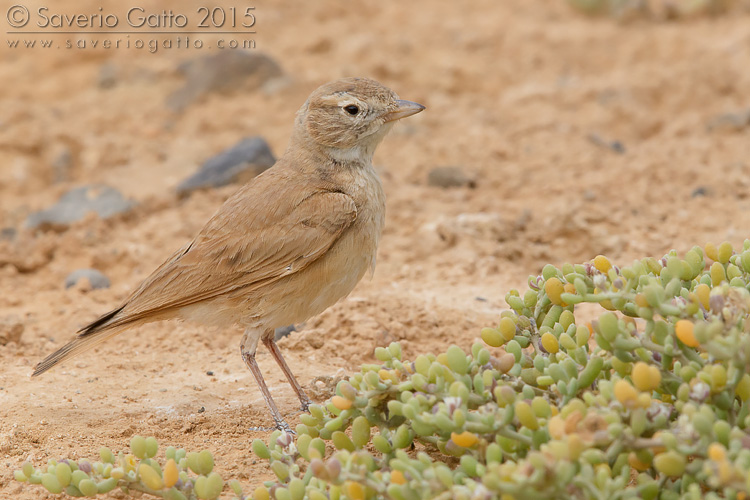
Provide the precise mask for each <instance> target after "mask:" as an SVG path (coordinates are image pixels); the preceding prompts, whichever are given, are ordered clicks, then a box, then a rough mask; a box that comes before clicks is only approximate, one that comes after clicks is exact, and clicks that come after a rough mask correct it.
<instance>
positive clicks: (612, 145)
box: [587, 133, 625, 155]
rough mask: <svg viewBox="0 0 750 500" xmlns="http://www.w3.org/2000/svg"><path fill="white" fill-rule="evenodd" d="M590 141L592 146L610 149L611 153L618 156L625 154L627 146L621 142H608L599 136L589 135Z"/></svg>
mask: <svg viewBox="0 0 750 500" xmlns="http://www.w3.org/2000/svg"><path fill="white" fill-rule="evenodd" d="M587 138H588V140H589V141H591V143H592V144H595V145H597V146H599V147H601V148H605V149H609V150H610V151H612V152H614V153H617V154H618V155H622V154H625V145H624V144H623V143H622V142H620V141H616V140H615V141H608V140H606V139H604V138H602V137H601V136H600V135H599V134H593V133H592V134H589V135H588V136H587Z"/></svg>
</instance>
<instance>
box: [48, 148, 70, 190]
mask: <svg viewBox="0 0 750 500" xmlns="http://www.w3.org/2000/svg"><path fill="white" fill-rule="evenodd" d="M72 168H73V153H72V152H71V151H70V148H68V147H67V146H65V147H63V148H62V149H61V150H60V152H59V153H57V156H56V157H55V159H54V161H53V162H52V175H53V178H54V181H55V182H56V183H57V182H65V181H67V180H69V179H70V170H71V169H72Z"/></svg>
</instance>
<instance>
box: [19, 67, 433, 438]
mask: <svg viewBox="0 0 750 500" xmlns="http://www.w3.org/2000/svg"><path fill="white" fill-rule="evenodd" d="M424 109H425V107H424V106H423V105H421V104H418V103H415V102H412V101H407V100H402V99H400V98H399V96H398V95H397V94H396V93H395V92H394V91H392V90H391V89H389V88H388V87H386V86H384V85H383V84H381V83H379V82H377V81H375V80H372V79H369V78H363V77H358V78H354V77H349V78H343V79H339V80H335V81H332V82H329V83H326V84H324V85H322V86H321V87H319V88H317V89H316V90H315V91H313V92H312V94H310V96H309V97H308V99H307V100H306V101H305V103H304V104H303V105H302V107H301V108H300V109H299V110H298V111H297V114H296V118H295V121H294V127H293V130H292V134H291V137H290V140H289V145H288V147H287V149H286V151H285V152H284V154H283V155H282V156H281V157H280V158H279V159H278V161H277V162H276V163H275V164H274V165H273V166H272V167H271V168H269V169H268V170H266V171H264V172H263V173H262V174H260V175H258V176H256V177H254V178H253V179H252V180H250V181H249V182H248V183H247V184H245V185H243V186H242V187H240V188H239V189H238V190H237V191H236V192H235V193H234V194H233V195H232V196H230V197H229V198H228V199H227V200H226V202H225V203H224V204H223V205H222V206H221V207H220V208H219V209H218V211H217V212H216V213H215V214H214V215H213V216H212V217H211V218H210V219H209V220H208V222H206V224H205V225H204V226H203V228H202V229H201V230H200V231H199V232H198V234H197V236H196V237H195V238H194V239H193V240H192V241H190V242H189V243H187V244H186V245H185V246H183V247H182V248H180V249H179V250H178V251H177V252H175V253H174V254H172V255H171V256H170V257H169V258H168V259H167V260H166V261H165V262H164V263H163V264H162V265H160V266H159V267H158V268H156V270H154V271H153V273H151V275H149V276H148V277H147V278H146V279H145V280H144V281H143V282H142V283H141V284H140V285H139V286H138V287H137V288H135V290H134V291H133V292H132V293H131V294H130V295H129V296H128V297H127V298H126V299H125V300H124V301H123V302H122V303H121V304H120V305H119V306H118V307H116V308H115V309H113V310H111V311H110V312H108V313H106V314H104V315H102V316H101V317H99V318H98V319H96V320H95V321H93V322H92V323H90V324H88V325H87V326H85V327H83V328H82V329H80V330H79V331H78V332H77V335H76V337H75V338H74V339H73V340H71V341H70V342H68V343H67V344H65V345H64V346H62V347H61V348H60V349H58V350H57V351H55V352H54V353H52V354H50V355H49V356H47V357H46V358H45V359H44V360H42V361H41V362H40V363H39V364H38V365H37V366H36V367H35V369H34V372H33V374H32V376H34V377H35V376H38V375H41V374H42V373H44V372H46V371H47V370H49V369H50V368H52V367H54V366H56V365H58V364H60V363H62V362H63V361H66V360H68V359H70V358H72V357H73V356H76V355H78V354H81V353H82V352H84V351H86V350H88V349H90V348H92V347H93V346H95V345H98V344H101V343H102V342H106V341H109V340H110V339H112V337H113V336H115V335H117V334H119V333H122V332H123V331H125V330H127V329H129V328H131V327H134V326H137V325H142V324H145V323H149V322H153V321H160V320H170V319H182V320H188V321H193V322H197V323H199V324H204V325H208V326H214V327H220V328H224V329H226V328H237V329H239V328H243V329H244V333H243V336H242V340H241V342H240V354H241V356H242V359H243V361H244V363H245V364H246V365H247V367H248V368H249V369H250V371H251V372H252V374H253V377H254V378H255V381H256V382H257V385H258V387H259V389H260V391H261V393H262V395H263V398H264V400H265V402H266V405H267V406H268V409H269V411H270V413H271V417H272V418H273V420H274V424H275V427H276V428H277V429H281V430H285V431H288V432H292V430H291V428H290V426H289V424H288V423H287V422H286V421H285V420H284V418H283V417H282V415H281V413H280V412H279V409H278V407H277V406H276V403H275V402H274V400H273V398H272V397H271V393H270V391H269V390H268V387H267V385H266V383H265V381H264V379H263V375H262V373H261V371H260V368H259V367H258V363H257V362H256V360H255V355H256V350H257V347H258V343H259V342H262V343H263V345H264V346H265V347H266V348H267V349H268V351H270V353H271V355H272V357H273V358H274V360H275V361H276V363H277V364H278V365H279V367H280V368H281V370H282V371H283V373H284V375H285V376H286V379H287V380H288V382H289V384H290V385H291V387H292V389H293V390H294V392H295V393H296V395H297V397H298V398H299V401H300V405H301V410H302V411H307V410H308V407H309V406H310V405H311V404H312V402H311V400H310V398H309V397H308V396H307V395H306V394H305V392H304V390H303V389H302V386H301V385H300V384H299V382H298V381H297V379H296V378H295V377H294V374H293V373H292V371H291V369H290V368H289V365H288V364H287V363H286V361H285V360H284V358H283V356H282V354H281V351H280V350H279V347H278V346H277V345H276V342H275V340H274V330H275V328H277V327H281V326H286V325H290V324H299V323H301V322H304V321H306V320H307V319H309V318H311V317H313V316H315V315H317V314H320V313H321V312H323V311H324V310H325V309H327V308H328V307H330V306H331V305H333V304H334V303H336V302H337V301H338V300H340V299H341V298H343V297H345V296H347V295H348V294H349V293H350V292H351V291H352V290H353V289H354V287H355V285H356V284H357V283H358V282H359V281H360V280H361V279H362V277H363V276H364V275H365V274H366V273H367V272H368V270H369V271H370V273H371V275H372V273H373V272H374V269H375V263H376V252H377V248H378V243H379V240H380V237H381V234H382V230H383V225H384V220H385V194H384V191H383V186H382V183H381V181H380V179H379V176H378V174H377V172H376V170H375V168H374V167H373V164H372V157H373V154H374V152H375V149H376V147H377V146H378V144H380V142H381V141H382V140H383V138H384V137H385V135H386V134H387V133H388V131H389V130H390V129H391V127H392V126H393V124H394V123H395V122H396V121H398V120H400V119H402V118H406V117H408V116H411V115H414V114H416V113H419V112H421V111H422V110H424ZM238 327H239V328H238Z"/></svg>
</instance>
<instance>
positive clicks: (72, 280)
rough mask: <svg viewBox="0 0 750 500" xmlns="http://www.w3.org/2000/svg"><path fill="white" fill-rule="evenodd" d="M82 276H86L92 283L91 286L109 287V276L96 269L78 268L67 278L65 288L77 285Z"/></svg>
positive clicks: (95, 287) (93, 287)
mask: <svg viewBox="0 0 750 500" xmlns="http://www.w3.org/2000/svg"><path fill="white" fill-rule="evenodd" d="M82 278H86V279H88V280H89V283H91V288H92V289H94V290H96V289H99V288H109V284H110V283H109V278H107V277H106V276H104V275H103V274H102V273H100V272H99V271H97V270H96V269H76V270H75V271H73V272H72V273H70V274H69V275H68V276H67V277H66V278H65V288H70V287H72V286H75V284H76V283H78V281H80V280H81V279H82Z"/></svg>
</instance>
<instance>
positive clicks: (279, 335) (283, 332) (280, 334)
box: [273, 325, 297, 340]
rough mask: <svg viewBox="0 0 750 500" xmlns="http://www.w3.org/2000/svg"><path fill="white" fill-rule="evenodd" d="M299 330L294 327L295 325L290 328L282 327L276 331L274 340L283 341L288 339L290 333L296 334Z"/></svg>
mask: <svg viewBox="0 0 750 500" xmlns="http://www.w3.org/2000/svg"><path fill="white" fill-rule="evenodd" d="M296 331H297V329H296V328H295V327H294V325H289V326H280V327H279V328H277V329H276V331H275V332H274V335H273V339H274V340H281V339H283V338H284V337H288V336H289V334H290V333H292V332H296Z"/></svg>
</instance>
